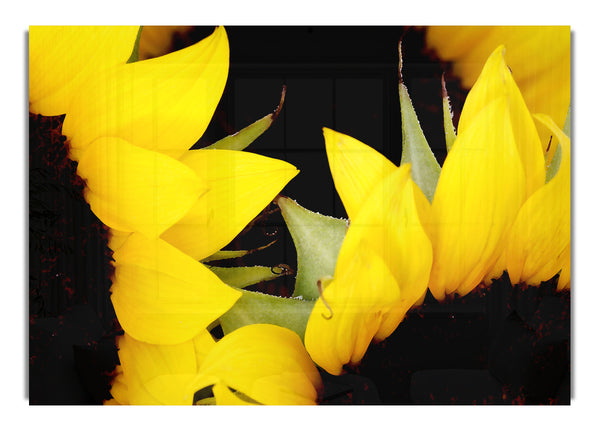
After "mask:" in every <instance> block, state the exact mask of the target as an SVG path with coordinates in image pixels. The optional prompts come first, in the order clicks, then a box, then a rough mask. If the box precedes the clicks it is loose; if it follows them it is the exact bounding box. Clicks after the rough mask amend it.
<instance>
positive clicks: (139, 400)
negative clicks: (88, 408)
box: [111, 330, 215, 405]
mask: <svg viewBox="0 0 600 431" xmlns="http://www.w3.org/2000/svg"><path fill="white" fill-rule="evenodd" d="M198 344H206V345H205V346H204V349H211V348H212V347H213V346H214V345H215V342H214V340H213V339H212V337H211V336H210V333H209V332H208V331H206V330H204V331H202V332H201V333H200V334H199V335H198V336H196V337H195V338H194V339H193V340H189V341H186V342H184V343H180V344H174V345H156V344H149V343H144V342H141V341H138V340H136V339H135V338H133V337H131V336H130V335H129V334H127V333H125V334H124V335H123V336H121V337H119V339H118V340H117V346H118V349H119V352H118V353H119V361H120V363H121V365H120V373H119V375H118V376H117V377H118V378H119V380H118V381H117V379H115V381H113V389H111V393H112V395H113V397H115V398H116V399H117V401H119V402H120V403H121V404H133V405H148V404H151V405H191V404H192V401H193V400H192V397H191V395H190V394H189V393H188V392H187V391H186V389H187V387H188V385H189V383H190V382H191V381H192V380H193V378H194V376H195V375H196V373H197V371H198V362H199V360H198V358H197V355H198V350H197V345H198ZM202 359H204V358H202ZM115 383H116V384H117V387H116V388H115ZM125 391H126V396H124V395H125Z"/></svg>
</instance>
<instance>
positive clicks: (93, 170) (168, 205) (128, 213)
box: [77, 138, 206, 237]
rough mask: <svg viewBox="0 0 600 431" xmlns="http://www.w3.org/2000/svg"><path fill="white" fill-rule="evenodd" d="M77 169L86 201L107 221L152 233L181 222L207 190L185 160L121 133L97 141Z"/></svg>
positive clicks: (113, 225)
mask: <svg viewBox="0 0 600 431" xmlns="http://www.w3.org/2000/svg"><path fill="white" fill-rule="evenodd" d="M77 173H78V175H79V176H81V177H82V178H83V179H84V180H85V181H86V184H87V188H86V190H85V197H86V200H87V201H88V202H89V204H90V207H91V209H92V211H93V212H94V214H96V216H97V217H98V218H99V219H100V220H101V221H102V222H103V223H104V224H106V225H107V226H109V227H111V228H113V229H116V230H118V231H122V232H133V231H135V232H142V233H143V234H145V235H147V236H149V237H156V236H158V235H160V234H161V233H162V232H163V231H164V230H165V229H167V228H168V227H170V226H171V225H172V224H173V223H175V222H176V221H178V220H179V219H180V218H181V217H182V216H183V215H184V214H185V213H186V212H187V211H188V210H189V209H190V208H191V207H192V205H193V204H194V202H195V201H196V200H197V199H198V196H200V195H201V194H202V193H203V192H204V191H205V190H206V186H205V184H204V183H203V181H202V180H201V179H200V178H199V177H198V176H197V175H196V174H195V173H194V171H193V170H192V169H190V168H189V167H187V166H186V165H184V164H183V163H180V162H178V161H177V160H174V159H172V158H170V157H168V156H165V155H163V154H160V153H157V152H154V151H150V150H146V149H144V148H140V147H137V146H135V145H132V144H130V143H129V142H126V141H124V140H122V139H119V138H100V139H97V140H96V141H94V143H92V144H91V145H90V146H89V147H88V148H87V150H86V151H85V153H84V154H83V157H82V158H81V160H80V161H79V165H78V166H77Z"/></svg>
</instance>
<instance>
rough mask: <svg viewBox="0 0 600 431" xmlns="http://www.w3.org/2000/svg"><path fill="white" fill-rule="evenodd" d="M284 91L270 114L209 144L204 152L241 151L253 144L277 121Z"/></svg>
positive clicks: (283, 98)
mask: <svg viewBox="0 0 600 431" xmlns="http://www.w3.org/2000/svg"><path fill="white" fill-rule="evenodd" d="M285 89H286V87H285V86H284V87H283V90H282V91H281V100H280V101H279V106H277V109H275V111H273V112H272V113H270V114H269V115H265V116H264V117H262V118H261V119H260V120H257V121H255V122H254V123H252V124H250V125H249V126H246V127H244V128H243V129H242V130H240V131H239V132H237V133H234V134H233V135H229V136H226V137H224V138H223V139H221V140H219V141H217V142H215V143H214V144H211V145H209V146H207V147H205V148H204V149H206V150H237V151H242V150H243V149H245V148H246V147H248V145H250V144H251V143H252V142H254V141H255V140H256V139H257V138H258V137H259V136H260V135H262V134H263V133H264V132H265V131H266V130H267V129H268V128H269V127H271V124H273V122H274V121H275V120H276V119H277V117H278V116H279V113H280V112H281V108H282V107H283V101H284V100H285Z"/></svg>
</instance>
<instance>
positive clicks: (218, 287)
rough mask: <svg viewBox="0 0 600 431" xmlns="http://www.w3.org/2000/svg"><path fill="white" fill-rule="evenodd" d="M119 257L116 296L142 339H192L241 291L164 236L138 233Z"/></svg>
mask: <svg viewBox="0 0 600 431" xmlns="http://www.w3.org/2000/svg"><path fill="white" fill-rule="evenodd" d="M113 258H114V259H115V274H114V281H113V285H112V287H111V291H112V296H111V300H112V303H113V306H114V308H115V312H116V314H117V317H118V319H119V322H120V323H121V326H122V327H123V329H124V330H125V332H127V333H128V334H130V335H131V336H132V337H134V338H136V339H138V340H140V341H144V342H147V343H153V344H176V343H182V342H184V341H187V340H190V339H191V338H193V337H194V336H196V335H198V334H199V333H200V332H201V331H203V330H204V329H205V328H206V327H208V325H209V324H211V323H212V322H214V321H215V320H216V319H217V318H218V317H219V316H221V315H222V314H223V313H225V312H226V311H227V310H229V309H230V308H231V307H232V306H233V304H234V303H235V302H236V301H237V300H238V299H239V297H240V296H241V294H240V293H239V292H237V291H235V290H233V289H232V288H230V287H229V286H227V285H225V284H223V283H222V282H221V280H219V278H218V277H217V276H216V275H214V274H213V273H212V272H211V271H210V270H209V269H207V268H206V267H205V266H204V265H202V264H201V263H199V262H197V261H196V260H194V259H192V258H191V257H190V256H188V255H186V254H184V253H182V252H181V251H179V250H177V249H176V248H174V247H173V246H171V245H169V244H167V243H166V242H164V241H162V240H160V239H154V240H149V239H147V238H145V237H144V236H143V235H141V234H138V233H134V234H132V235H131V237H129V239H128V240H127V241H126V242H125V243H124V244H123V245H122V246H121V247H120V248H119V249H118V250H117V251H116V252H115V253H114V254H113Z"/></svg>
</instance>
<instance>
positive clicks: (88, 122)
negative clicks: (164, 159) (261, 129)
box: [62, 27, 229, 160]
mask: <svg viewBox="0 0 600 431" xmlns="http://www.w3.org/2000/svg"><path fill="white" fill-rule="evenodd" d="M228 69H229V45H228V42H227V35H226V33H225V30H224V29H223V28H222V27H219V28H217V29H216V30H215V32H214V33H213V34H212V35H211V36H209V37H207V38H206V39H204V40H202V41H200V42H199V43H197V44H195V45H193V46H190V47H188V48H184V49H182V50H179V51H176V52H172V53H170V54H167V55H165V56H162V57H157V58H153V59H150V60H144V61H139V62H134V63H129V64H124V65H120V66H116V67H113V68H111V69H109V70H107V71H106V72H105V73H102V74H99V75H98V76H95V77H94V78H93V79H89V80H87V81H86V82H85V84H84V85H82V86H81V88H80V89H79V94H78V97H77V98H75V99H74V100H73V105H72V106H71V110H70V112H69V115H68V116H67V117H66V118H65V121H64V124H63V129H62V131H63V134H64V135H65V136H67V137H68V138H69V139H70V143H71V157H72V158H74V159H75V160H77V159H78V157H79V156H80V154H81V151H82V150H83V149H84V148H85V147H86V146H87V145H89V143H90V142H92V141H93V140H94V139H96V138H97V137H99V136H116V137H120V138H123V139H126V140H128V141H129V142H131V143H133V144H135V145H138V146H141V147H144V148H148V149H151V150H155V151H159V152H161V153H164V154H167V155H170V156H172V157H175V158H178V157H179V156H181V155H182V154H183V153H184V152H185V151H186V150H187V149H189V148H190V147H191V146H192V145H194V143H195V142H196V141H197V140H198V139H199V138H200V137H201V136H202V134H203V133H204V131H205V130H206V128H207V126H208V124H209V122H210V120H211V118H212V115H213V113H214V111H215V109H216V107H217V104H218V103H219V100H220V98H221V95H222V93H223V90H224V88H225V82H226V80H227V73H228Z"/></svg>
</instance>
